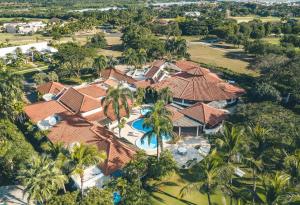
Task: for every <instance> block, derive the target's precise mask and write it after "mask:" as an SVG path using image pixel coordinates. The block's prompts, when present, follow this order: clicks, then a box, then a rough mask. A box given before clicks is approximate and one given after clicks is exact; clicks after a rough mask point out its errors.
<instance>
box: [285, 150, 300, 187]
mask: <svg viewBox="0 0 300 205" xmlns="http://www.w3.org/2000/svg"><path fill="white" fill-rule="evenodd" d="M284 166H285V172H287V173H288V174H289V175H290V176H291V183H292V184H293V185H294V186H296V184H298V183H299V182H300V150H299V149H298V150H296V151H295V153H294V154H292V155H289V156H287V157H286V158H285V159H284Z"/></svg>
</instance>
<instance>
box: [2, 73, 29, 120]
mask: <svg viewBox="0 0 300 205" xmlns="http://www.w3.org/2000/svg"><path fill="white" fill-rule="evenodd" d="M23 106H24V103H23V82H22V77H21V76H20V75H17V74H13V73H11V72H9V71H0V117H2V118H9V119H11V120H15V119H16V118H17V117H18V116H19V114H20V113H21V112H22V111H23Z"/></svg>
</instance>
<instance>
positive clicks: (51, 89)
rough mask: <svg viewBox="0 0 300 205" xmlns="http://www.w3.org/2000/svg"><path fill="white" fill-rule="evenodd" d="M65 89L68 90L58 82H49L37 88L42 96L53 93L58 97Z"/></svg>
mask: <svg viewBox="0 0 300 205" xmlns="http://www.w3.org/2000/svg"><path fill="white" fill-rule="evenodd" d="M63 89H66V88H65V86H64V85H62V84H61V83H58V82H48V83H44V84H42V85H39V86H38V87H37V91H38V92H39V93H41V94H42V95H45V94H47V93H51V94H54V95H57V94H58V93H60V92H61V91H62V90H63Z"/></svg>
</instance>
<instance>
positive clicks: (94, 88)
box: [77, 84, 106, 98]
mask: <svg viewBox="0 0 300 205" xmlns="http://www.w3.org/2000/svg"><path fill="white" fill-rule="evenodd" d="M77 90H78V91H79V92H80V93H82V94H84V95H88V96H90V97H92V98H100V97H103V96H105V95H106V90H104V89H103V88H101V87H100V86H99V85H97V84H91V85H88V86H85V87H82V88H79V89H77Z"/></svg>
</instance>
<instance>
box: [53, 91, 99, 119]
mask: <svg viewBox="0 0 300 205" xmlns="http://www.w3.org/2000/svg"><path fill="white" fill-rule="evenodd" d="M58 100H59V102H60V103H62V104H63V105H64V106H66V107H67V108H68V109H70V111H72V112H74V113H80V112H88V111H91V110H94V109H97V108H100V107H101V102H100V101H99V100H96V99H94V98H92V97H89V96H87V95H84V94H82V93H80V92H79V91H77V90H75V89H74V88H69V89H68V90H67V91H66V92H65V93H64V94H63V95H62V96H61V97H60V98H59V99H58Z"/></svg>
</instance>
